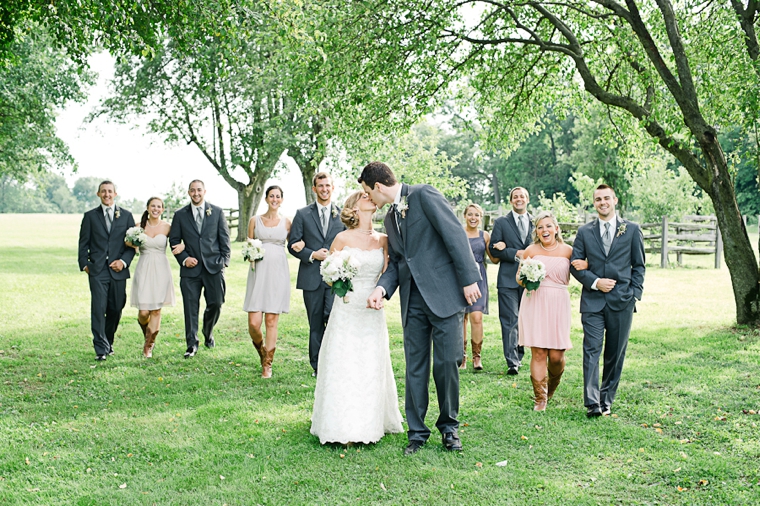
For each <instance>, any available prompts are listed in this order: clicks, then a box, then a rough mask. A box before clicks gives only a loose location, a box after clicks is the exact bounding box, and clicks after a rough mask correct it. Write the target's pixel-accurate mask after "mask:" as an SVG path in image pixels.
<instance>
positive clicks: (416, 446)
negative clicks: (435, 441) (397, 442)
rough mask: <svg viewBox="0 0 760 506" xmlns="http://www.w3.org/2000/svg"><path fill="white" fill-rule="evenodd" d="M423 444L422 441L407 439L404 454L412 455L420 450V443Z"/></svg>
mask: <svg viewBox="0 0 760 506" xmlns="http://www.w3.org/2000/svg"><path fill="white" fill-rule="evenodd" d="M424 444H425V443H424V442H423V441H409V444H408V445H406V448H404V455H407V456H408V455H414V454H415V453H417V452H418V451H420V448H422V445H424Z"/></svg>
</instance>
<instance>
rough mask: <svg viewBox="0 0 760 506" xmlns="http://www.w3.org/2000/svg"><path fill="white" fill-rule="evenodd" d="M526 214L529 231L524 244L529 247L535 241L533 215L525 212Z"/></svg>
mask: <svg viewBox="0 0 760 506" xmlns="http://www.w3.org/2000/svg"><path fill="white" fill-rule="evenodd" d="M525 216H527V217H528V233H527V234H525V241H523V246H524V247H525V248H527V247H528V246H530V245H531V244H532V243H533V216H531V215H530V214H528V213H525Z"/></svg>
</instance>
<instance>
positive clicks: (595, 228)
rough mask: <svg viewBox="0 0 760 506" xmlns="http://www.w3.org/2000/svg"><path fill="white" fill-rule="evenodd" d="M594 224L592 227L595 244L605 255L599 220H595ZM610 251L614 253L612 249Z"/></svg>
mask: <svg viewBox="0 0 760 506" xmlns="http://www.w3.org/2000/svg"><path fill="white" fill-rule="evenodd" d="M592 223H593V224H594V226H593V227H591V235H592V236H593V237H594V241H595V244H596V245H597V247H598V248H599V250H600V251H601V252H602V254H603V255H604V244H602V236H601V235H600V229H599V218H597V219H595V220H594V221H593V222H592ZM610 251H612V247H610ZM604 256H607V255H604Z"/></svg>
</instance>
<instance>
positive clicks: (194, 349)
mask: <svg viewBox="0 0 760 506" xmlns="http://www.w3.org/2000/svg"><path fill="white" fill-rule="evenodd" d="M196 353H198V347H197V346H191V347H189V348H188V349H187V351H186V352H185V358H190V357H194V356H195V354H196Z"/></svg>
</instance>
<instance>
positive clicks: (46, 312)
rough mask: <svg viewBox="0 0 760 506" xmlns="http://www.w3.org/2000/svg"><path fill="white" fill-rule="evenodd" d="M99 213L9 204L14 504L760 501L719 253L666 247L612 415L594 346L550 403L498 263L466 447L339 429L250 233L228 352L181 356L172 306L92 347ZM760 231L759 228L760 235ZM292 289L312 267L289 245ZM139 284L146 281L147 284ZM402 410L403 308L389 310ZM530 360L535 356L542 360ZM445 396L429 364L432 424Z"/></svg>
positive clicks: (756, 433) (225, 340)
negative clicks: (111, 349) (93, 253)
mask: <svg viewBox="0 0 760 506" xmlns="http://www.w3.org/2000/svg"><path fill="white" fill-rule="evenodd" d="M80 219H81V217H80V216H65V215H64V216H61V215H0V237H2V241H0V434H2V444H0V504H4V505H5V504H46V505H47V504H51V505H52V504H56V505H58V504H74V505H102V504H119V505H124V504H130V505H131V504H146V505H149V504H182V505H184V504H198V505H222V504H227V505H249V504H344V503H356V504H436V505H437V504H466V505H473V504H710V505H712V504H750V503H755V502H757V500H758V498H759V497H760V428H759V427H758V426H760V415H758V414H756V413H757V412H758V411H759V410H760V335H758V331H757V330H754V329H747V328H736V327H735V326H734V319H735V315H734V305H733V297H732V293H731V287H730V280H729V276H728V271H727V269H726V268H725V266H724V267H723V268H722V269H720V270H714V269H712V268H711V266H712V257H696V258H695V257H686V264H687V265H686V267H684V268H671V269H665V270H661V269H659V268H658V267H655V266H656V265H659V257H652V258H651V259H650V268H649V270H648V271H647V277H646V282H645V290H644V300H643V301H641V303H640V304H638V313H637V314H636V316H635V318H634V325H633V330H632V334H631V341H630V344H629V347H628V354H627V359H626V368H625V371H624V374H623V379H622V382H621V385H620V388H619V390H618V397H617V400H616V403H615V405H614V407H613V414H614V416H613V417H605V418H600V419H596V420H588V419H586V417H585V409H584V407H583V400H582V377H581V374H582V373H581V361H582V354H581V345H582V332H581V328H580V317H579V315H578V314H577V309H578V294H579V287H578V285H577V283H575V282H573V286H571V292H572V293H573V294H574V296H573V302H572V304H573V312H574V316H573V327H572V339H573V343H574V345H575V347H574V348H573V349H572V350H570V351H569V352H568V365H567V370H566V373H565V376H564V378H563V382H562V385H561V386H560V388H559V389H558V391H557V394H556V395H555V397H554V399H553V400H552V401H551V403H550V404H549V407H548V409H547V411H546V412H545V413H534V412H533V411H532V405H533V403H532V400H531V395H532V389H531V386H530V379H529V374H528V370H527V367H526V368H524V369H522V370H521V372H520V375H519V376H517V377H511V376H507V375H506V374H505V370H506V367H505V362H504V358H503V355H502V350H501V338H500V331H499V324H498V307H497V303H496V297H495V279H496V269H497V267H496V266H489V280H490V282H491V283H490V284H491V294H492V297H491V304H490V315H488V316H486V317H485V329H486V337H485V345H484V350H483V363H484V366H485V370H484V371H483V372H480V373H473V371H472V369H471V368H468V370H467V371H464V372H463V373H462V375H461V410H460V423H461V428H460V436H461V438H462V441H463V444H464V448H465V450H464V452H462V453H460V454H452V453H446V452H444V451H443V450H442V449H441V445H440V438H439V435H438V434H437V432H435V431H434V433H433V436H432V437H431V439H430V441H429V442H428V444H427V445H426V446H425V447H424V448H423V449H422V450H421V451H420V452H419V453H417V454H416V455H414V456H412V457H406V458H405V457H403V456H402V449H403V447H404V446H405V444H406V436H405V435H404V434H396V435H390V436H386V437H385V438H383V439H382V440H381V441H380V442H379V443H377V444H374V445H359V446H356V447H349V448H344V447H342V446H337V445H336V446H329V445H328V446H321V445H320V444H319V441H318V440H317V439H316V438H315V437H313V436H311V435H310V433H309V427H310V414H311V408H312V404H313V393H314V385H315V380H314V378H312V377H311V369H310V367H309V363H308V357H307V335H308V325H307V321H306V316H305V312H304V309H303V303H302V300H301V294H300V292H299V291H297V290H295V288H294V289H293V291H292V299H291V312H290V313H289V314H287V315H283V316H282V318H281V320H280V341H279V345H278V349H277V355H276V356H275V361H274V377H273V378H272V379H270V380H262V379H260V377H259V376H260V367H259V364H258V356H257V355H256V353H255V351H254V349H253V347H252V346H251V344H250V338H249V337H248V334H247V329H246V313H244V312H243V311H242V310H241V307H242V300H243V297H244V294H245V283H246V276H247V269H248V265H247V263H244V262H243V261H242V259H241V255H240V245H239V244H233V257H232V264H231V266H230V268H229V269H228V270H227V272H226V278H227V286H228V292H227V301H226V303H225V306H224V309H223V311H222V317H221V320H220V322H219V324H218V326H217V333H216V341H217V347H216V348H215V349H213V350H207V349H205V348H203V347H201V349H200V351H199V353H198V355H197V356H196V357H195V358H194V359H192V360H184V359H183V358H182V354H183V352H184V349H185V341H184V336H183V318H182V305H181V299H180V293H179V279H178V277H177V266H176V262H174V260H173V259H172V260H171V264H172V266H173V269H174V274H175V287H176V291H177V296H178V306H177V307H174V308H170V309H166V310H164V319H163V324H162V330H161V333H160V334H159V336H158V344H157V345H156V349H155V351H154V358H153V359H150V360H146V359H143V358H142V356H141V349H142V336H141V334H140V329H139V327H138V325H137V321H136V310H135V309H134V308H131V307H130V306H129V302H128V303H127V307H126V308H125V310H124V315H123V317H122V322H121V326H120V327H119V331H118V334H117V338H116V343H115V350H116V355H114V356H112V357H110V358H109V359H108V361H107V362H105V363H96V362H95V361H94V351H93V349H92V343H91V340H92V337H91V334H90V318H89V290H88V285H87V279H86V275H85V274H84V273H81V272H79V269H78V266H77V261H76V251H77V235H78V230H79V223H80ZM752 240H753V242H755V243H756V242H757V236H756V235H754V236H753V238H752ZM290 268H291V279H292V285H293V287H295V274H296V270H297V262H296V261H295V260H293V259H291V261H290ZM130 288H131V285H128V288H127V290H128V292H129V290H130ZM386 318H387V321H388V325H389V330H390V336H391V343H390V346H391V358H392V361H393V367H394V371H395V375H396V381H397V385H398V389H399V399H400V406H401V408H402V413H403V405H402V404H401V403H402V402H403V388H404V359H403V348H402V346H403V344H402V333H401V326H400V318H399V308H398V303H397V301H396V300H393V301H391V302H390V303H389V304H388V305H387V309H386ZM527 360H528V357H527V356H526V359H525V362H526V363H527ZM437 412H438V408H437V405H436V402H435V395H434V386H433V384H432V381H431V405H430V409H429V412H428V418H427V421H428V424H429V425H430V426H431V427H432V426H434V424H435V418H436V416H437Z"/></svg>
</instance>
